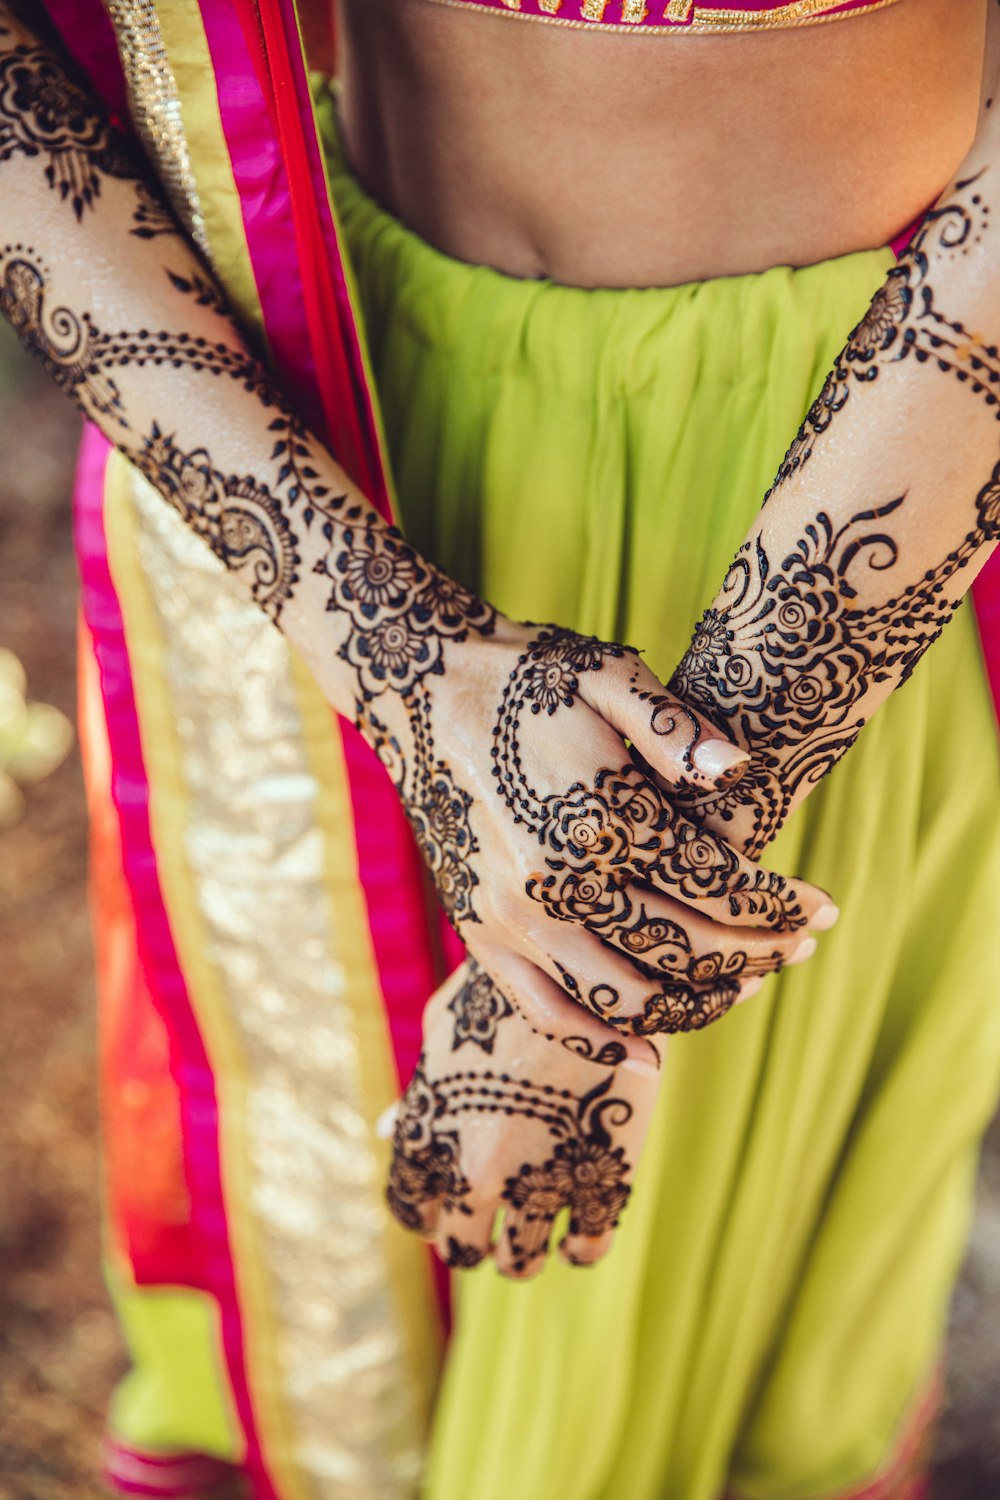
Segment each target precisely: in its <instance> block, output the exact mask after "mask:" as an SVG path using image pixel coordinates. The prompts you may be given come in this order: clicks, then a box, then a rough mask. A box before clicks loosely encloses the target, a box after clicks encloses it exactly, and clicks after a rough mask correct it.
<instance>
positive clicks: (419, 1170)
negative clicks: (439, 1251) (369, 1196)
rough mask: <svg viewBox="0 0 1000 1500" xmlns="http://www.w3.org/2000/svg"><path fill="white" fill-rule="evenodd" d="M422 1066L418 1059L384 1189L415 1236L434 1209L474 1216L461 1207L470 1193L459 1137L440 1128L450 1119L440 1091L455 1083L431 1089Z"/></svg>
mask: <svg viewBox="0 0 1000 1500" xmlns="http://www.w3.org/2000/svg"><path fill="white" fill-rule="evenodd" d="M423 1065H424V1059H423V1055H422V1054H421V1058H420V1061H419V1062H418V1063H417V1067H416V1071H415V1072H414V1075H413V1077H412V1079H411V1080H410V1084H409V1087H408V1088H407V1090H406V1093H405V1094H404V1095H403V1099H402V1104H401V1108H400V1111H399V1116H398V1118H397V1120H396V1128H395V1131H394V1134H393V1155H392V1165H391V1167H390V1170H389V1185H388V1187H387V1189H386V1200H387V1202H388V1204H389V1208H390V1209H391V1210H392V1212H393V1214H394V1215H395V1217H396V1218H397V1219H398V1220H399V1222H400V1223H401V1224H402V1225H403V1226H404V1228H406V1229H413V1230H416V1231H417V1232H418V1233H419V1232H420V1231H421V1230H422V1229H423V1227H424V1216H423V1215H424V1210H425V1209H426V1208H427V1206H428V1205H430V1204H432V1203H440V1204H441V1206H442V1207H443V1208H445V1209H447V1210H449V1211H451V1210H455V1211H457V1212H458V1213H465V1214H471V1212H472V1210H471V1209H470V1208H469V1206H468V1204H467V1203H466V1202H465V1201H464V1200H465V1199H466V1198H467V1197H468V1195H469V1191H470V1188H469V1183H468V1181H467V1180H466V1178H465V1177H464V1176H463V1174H462V1171H461V1167H460V1164H459V1163H460V1154H459V1138H458V1132H457V1130H449V1129H444V1128H442V1124H441V1122H442V1121H443V1120H445V1119H446V1118H447V1117H448V1114H449V1102H450V1101H449V1097H448V1094H447V1092H444V1091H443V1090H445V1089H447V1087H448V1085H449V1084H453V1083H454V1079H442V1080H441V1081H440V1083H439V1084H431V1083H429V1082H428V1080H427V1076H426V1074H425V1073H424V1066H423ZM461 1076H462V1075H455V1077H456V1078H458V1077H461ZM470 1076H471V1075H470Z"/></svg>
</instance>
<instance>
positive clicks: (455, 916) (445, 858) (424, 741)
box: [357, 692, 479, 926]
mask: <svg viewBox="0 0 1000 1500" xmlns="http://www.w3.org/2000/svg"><path fill="white" fill-rule="evenodd" d="M410 710H411V721H410V722H411V726H412V728H413V738H414V751H413V756H412V758H410V759H409V760H408V759H407V758H406V756H404V754H403V752H402V749H401V747H400V744H399V741H398V740H397V739H396V737H395V736H394V735H392V734H390V733H389V731H388V729H387V728H386V726H385V725H384V724H383V723H382V721H381V720H380V719H379V718H378V717H377V716H376V715H375V713H374V712H373V711H372V709H371V707H370V706H367V707H366V706H365V705H361V706H360V707H359V714H358V721H357V722H358V727H359V729H360V730H361V732H362V734H363V735H364V736H365V738H366V739H367V741H368V743H369V744H370V745H371V747H372V749H373V750H374V751H375V753H376V755H377V756H378V758H379V760H380V761H381V762H382V764H383V765H384V766H385V768H386V770H387V771H388V773H389V775H390V776H391V778H392V781H393V785H394V786H395V787H396V790H397V792H398V793H399V796H400V800H401V801H402V804H403V808H404V810H405V812H406V815H407V817H408V818H409V821H410V826H411V828H412V829H413V832H414V836H415V837H416V840H417V845H418V847H419V849H420V852H421V854H422V855H423V857H424V862H425V863H426V865H427V867H428V869H429V870H430V873H431V877H432V878H433V880H434V884H435V886H436V888H437V892H438V896H439V897H440V900H441V905H442V906H443V908H444V910H445V913H446V915H447V916H448V918H449V919H450V920H451V921H452V922H454V923H455V925H456V926H459V925H460V924H461V923H463V922H478V921H479V917H478V916H477V915H476V911H475V907H474V904H473V892H474V890H475V888H476V886H478V884H479V877H478V875H477V874H476V872H475V870H474V869H473V867H472V863H471V856H472V855H473V854H476V853H478V850H479V845H478V843H477V842H476V838H475V835H474V834H473V832H472V827H471V824H470V822H469V809H470V808H471V806H472V798H471V797H470V796H469V794H468V792H466V791H464V790H463V788H462V787H460V786H459V785H458V783H457V782H456V781H455V778H454V776H453V775H452V773H451V771H450V769H449V768H448V766H447V764H446V763H445V762H444V761H443V760H441V759H439V758H437V757H436V756H435V753H434V737H433V735H432V733H431V713H430V702H429V700H428V698H427V695H426V693H425V692H413V693H412V694H411V697H410Z"/></svg>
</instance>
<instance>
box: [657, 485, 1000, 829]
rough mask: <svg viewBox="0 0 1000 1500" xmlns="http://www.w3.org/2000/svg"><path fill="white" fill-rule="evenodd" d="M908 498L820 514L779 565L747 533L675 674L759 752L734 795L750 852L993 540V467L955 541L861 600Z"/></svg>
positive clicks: (914, 658) (731, 807)
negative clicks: (913, 572) (747, 812)
mask: <svg viewBox="0 0 1000 1500" xmlns="http://www.w3.org/2000/svg"><path fill="white" fill-rule="evenodd" d="M905 501H906V497H905V496H899V497H897V498H895V499H893V500H891V501H889V502H888V503H887V504H885V505H882V506H878V507H875V508H873V509H871V510H865V511H860V512H858V514H856V515H854V516H852V517H851V519H850V520H849V521H848V522H847V523H846V524H845V525H843V526H841V527H840V528H839V529H835V528H834V526H833V524H832V522H831V521H830V518H829V516H827V515H826V513H825V512H823V511H821V512H820V513H819V515H818V516H817V517H816V520H815V522H813V523H812V524H811V525H809V526H808V527H806V530H805V534H804V535H803V536H802V537H801V538H800V540H799V542H798V545H797V546H796V547H795V548H794V549H793V550H792V551H791V552H790V553H789V554H788V556H786V557H785V558H783V559H781V561H780V562H778V563H777V564H776V565H775V564H774V563H773V562H772V559H771V558H770V557H769V555H768V552H767V550H766V548H765V547H764V544H763V543H762V541H761V540H760V538H759V537H756V538H754V539H753V540H752V541H749V542H746V543H744V546H743V547H742V549H741V551H740V553H739V555H738V556H737V558H736V560H735V562H734V563H733V565H732V567H731V568H730V570H729V573H728V574H727V577H726V581H725V583H724V585H723V589H722V593H721V596H720V603H719V604H717V605H714V606H713V607H712V608H710V609H709V610H707V611H706V613H705V615H704V616H703V617H702V620H701V623H700V624H699V626H698V629H697V631H696V632H695V636H694V639H693V641H692V643H691V646H690V647H689V648H688V651H687V653H686V655H685V656H684V658H683V660H682V661H681V664H680V666H679V667H678V669H677V671H676V673H675V674H674V677H673V681H672V685H673V687H674V689H675V691H676V692H677V693H678V694H680V695H682V696H683V697H684V698H685V699H686V700H687V701H688V702H690V703H694V704H697V705H698V706H699V707H700V708H701V709H702V710H703V712H705V713H706V714H709V715H711V716H712V717H714V718H715V719H716V720H717V721H718V722H719V723H720V724H725V725H728V726H729V727H730V729H731V730H732V731H734V732H735V733H736V735H737V736H738V738H739V739H740V741H741V742H742V743H744V744H745V745H746V746H747V747H748V748H749V749H750V750H752V751H753V754H754V763H753V767H752V769H751V771H750V772H749V773H748V775H747V776H746V777H744V779H743V780H742V781H741V783H740V788H739V805H740V806H742V807H746V805H747V803H748V801H749V802H752V804H753V808H754V826H753V837H752V841H751V844H750V847H751V851H752V852H759V851H760V850H761V849H763V847H764V846H765V844H766V843H767V842H768V841H769V840H770V839H771V837H773V835H774V834H775V833H776V832H777V830H778V828H779V827H780V826H781V824H782V822H783V820H784V818H785V816H786V814H787V811H788V808H789V806H790V805H791V803H792V801H793V800H794V798H795V795H796V793H797V792H798V791H799V789H800V788H801V787H802V786H803V784H812V783H814V782H817V781H819V780H820V779H821V777H822V776H824V775H825V774H826V772H827V771H828V770H830V769H831V767H832V766H833V765H834V764H835V763H836V761H838V760H839V759H840V757H841V756H842V755H844V754H845V752H846V751H847V750H848V749H849V748H850V746H851V745H852V744H853V743H854V741H855V739H856V738H857V736H858V734H859V733H860V732H861V729H862V728H863V726H864V723H865V716H864V706H865V696H866V694H867V693H868V691H869V688H870V687H871V686H873V685H874V684H877V683H882V682H886V681H892V682H893V683H894V684H901V683H902V682H905V681H906V679H907V678H908V677H909V676H910V674H911V673H912V671H913V669H914V667H915V666H916V665H917V662H918V661H919V660H920V658H921V657H922V656H923V654H924V652H925V651H926V650H927V649H928V647H929V646H931V645H932V644H933V642H934V641H935V640H936V639H937V637H938V636H939V635H940V633H941V631H942V630H943V629H944V627H945V625H946V624H947V623H948V621H949V620H950V619H951V617H952V615H953V614H954V612H955V610H956V609H957V608H958V605H959V603H960V602H961V599H962V597H963V594H964V588H961V587H960V588H957V589H956V588H949V584H950V583H951V582H952V580H954V579H955V578H956V576H957V575H958V574H960V573H961V571H962V569H964V568H965V567H967V566H968V564H969V563H970V562H971V560H972V558H973V557H974V555H975V553H976V552H977V551H978V549H979V548H980V547H981V546H982V544H983V543H984V542H989V541H996V540H998V539H1000V464H998V465H997V467H996V468H995V469H994V471H993V474H992V475H991V477H990V479H989V480H988V481H987V483H986V484H985V485H984V486H983V488H982V489H981V490H980V491H979V494H978V495H977V496H976V501H975V509H974V524H973V527H972V529H971V530H970V531H969V532H968V533H967V534H966V536H965V538H964V539H963V540H962V542H961V544H960V545H959V546H958V547H956V548H955V549H954V551H952V552H950V553H949V554H948V555H947V557H945V558H943V559H942V560H941V562H940V563H939V564H938V565H937V566H936V567H935V568H931V569H927V570H926V571H925V572H924V573H923V574H922V576H921V577H920V578H919V579H918V580H917V581H915V582H913V583H905V584H903V583H901V586H900V587H899V590H898V593H895V594H893V595H891V596H890V597H889V598H887V599H886V601H885V602H884V603H883V604H878V605H868V606H865V607H861V606H859V605H858V604H856V603H855V602H854V601H855V600H856V597H857V589H856V587H855V585H854V582H853V579H854V578H855V576H856V575H857V573H858V571H859V570H861V569H867V570H869V571H871V570H874V571H877V572H880V573H891V572H892V570H893V569H894V568H895V567H896V566H897V563H898V555H899V552H898V546H897V544H896V542H895V540H894V538H893V536H892V533H891V530H890V529H889V527H890V525H891V522H892V518H893V517H894V516H895V515H896V514H898V513H899V512H900V510H901V508H902V507H903V506H904V505H905ZM690 805H691V806H692V809H693V810H694V811H695V812H696V813H697V814H699V815H702V816H706V815H709V814H714V815H718V816H721V817H722V818H723V819H726V820H729V819H731V818H732V816H733V815H734V812H735V811H736V807H737V802H736V799H735V797H734V795H733V794H732V793H731V792H726V791H723V792H722V793H721V794H701V795H698V796H697V797H694V798H691V799H690Z"/></svg>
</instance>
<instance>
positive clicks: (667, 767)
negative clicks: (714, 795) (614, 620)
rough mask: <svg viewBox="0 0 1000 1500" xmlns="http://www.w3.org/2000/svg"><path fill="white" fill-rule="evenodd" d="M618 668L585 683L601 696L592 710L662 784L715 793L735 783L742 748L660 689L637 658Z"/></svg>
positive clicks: (745, 760) (743, 760)
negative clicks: (618, 669) (623, 740)
mask: <svg viewBox="0 0 1000 1500" xmlns="http://www.w3.org/2000/svg"><path fill="white" fill-rule="evenodd" d="M622 665H623V666H624V667H625V668H626V670H624V671H622V672H616V673H610V672H608V673H600V674H598V678H600V677H604V679H605V680H604V682H603V683H602V682H600V681H597V682H594V683H592V684H589V686H590V687H591V689H592V691H593V689H595V688H596V689H597V692H598V693H600V696H601V700H602V701H601V703H600V704H599V705H597V704H595V707H599V711H600V712H601V713H602V714H603V715H604V717H605V718H606V719H607V721H608V723H609V724H611V725H612V726H613V727H614V728H615V729H617V731H618V733H619V734H620V735H622V736H623V738H625V739H627V740H630V741H631V743H632V744H633V746H634V747H635V749H636V750H637V751H638V752H639V754H640V755H641V756H642V758H643V759H644V760H646V761H648V763H649V765H650V766H651V767H652V768H653V770H654V771H657V772H658V773H659V774H660V775H661V776H662V777H663V779H664V781H665V782H666V783H667V785H669V786H691V787H698V788H699V789H705V788H716V789H718V788H722V787H727V786H732V785H733V783H734V782H737V781H738V780H739V779H740V777H741V776H742V775H743V773H744V771H745V770H746V768H747V766H748V765H749V764H750V755H749V753H748V752H747V751H746V750H743V749H741V747H740V746H739V745H734V744H733V743H732V741H731V740H729V739H728V738H727V737H726V735H725V734H723V733H722V732H721V731H720V730H718V729H716V727H715V725H714V724H713V723H712V722H711V721H710V720H709V719H707V718H705V716H704V715H703V714H700V713H699V712H698V711H697V710H696V709H693V708H689V707H688V705H687V704H686V703H684V702H683V700H682V699H680V698H678V697H677V696H676V694H674V693H671V692H670V691H669V689H668V688H665V687H664V686H663V683H662V682H661V681H660V680H659V678H658V677H656V676H655V675H654V673H653V672H651V671H650V669H649V668H648V667H647V666H646V664H645V662H643V661H640V660H639V659H638V657H632V658H631V659H630V660H629V661H628V662H627V663H623V664H622ZM602 689H603V691H602Z"/></svg>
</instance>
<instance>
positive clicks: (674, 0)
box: [429, 0, 900, 36]
mask: <svg viewBox="0 0 1000 1500" xmlns="http://www.w3.org/2000/svg"><path fill="white" fill-rule="evenodd" d="M429 3H430V4H432V5H447V6H449V7H451V8H452V9H456V10H473V11H479V12H481V13H482V14H483V15H487V16H509V15H512V14H513V15H515V16H516V19H517V20H519V21H538V22H540V23H541V24H542V25H543V26H573V27H575V28H576V29H577V30H578V31H605V32H607V31H618V32H623V33H624V32H628V33H630V34H631V35H632V36H707V35H711V34H712V33H717V34H719V35H721V34H723V33H733V32H739V31H744V32H750V31H767V30H774V31H777V30H779V29H781V28H791V27H794V26H823V25H826V24H828V23H831V22H835V21H849V20H851V18H852V17H854V16H870V15H872V14H874V12H875V11H877V10H886V9H887V8H888V7H889V6H890V5H898V4H899V3H900V0H872V3H871V4H870V5H866V6H865V7H864V9H863V10H840V11H836V12H833V13H831V12H830V11H829V6H830V5H831V4H836V3H837V0H793V3H792V4H791V5H783V6H781V8H780V10H777V11H712V10H711V9H708V8H706V7H704V6H702V7H699V8H698V9H696V10H695V11H694V14H693V16H692V19H691V22H690V24H689V25H687V26H684V25H678V24H677V21H674V22H673V24H670V25H660V24H657V23H656V22H654V23H653V24H652V25H651V26H637V25H635V24H634V23H633V24H626V25H623V24H622V23H621V22H620V21H599V20H597V19H596V18H595V19H594V20H582V21H575V20H573V19H572V18H571V17H569V16H559V15H555V14H551V15H544V16H539V15H534V14H533V13H532V12H530V11H525V10H518V11H516V12H512V11H510V10H498V9H497V8H496V6H495V5H489V4H487V3H485V0H429ZM507 3H508V0H503V4H504V5H506V4H507ZM538 3H539V5H541V6H542V8H543V9H544V10H546V11H548V10H550V8H551V7H552V3H553V0H548V3H546V0H538ZM562 3H563V0H558V4H559V5H560V6H561V5H562ZM586 3H587V4H589V5H593V6H596V5H597V4H599V3H601V0H586ZM626 3H629V0H626ZM669 3H670V4H671V5H678V6H679V5H682V4H683V5H685V6H686V7H688V10H687V11H686V12H685V13H684V17H682V19H683V18H686V16H687V15H688V14H690V11H691V7H692V6H693V4H694V0H669ZM840 3H843V0H840ZM518 4H520V0H518ZM607 5H608V0H603V4H602V10H603V9H606V8H607ZM823 6H825V7H827V12H826V14H817V11H818V10H819V9H820V8H821V7H823ZM669 14H670V13H669V11H668V12H666V15H667V16H668V17H669ZM720 17H722V18H723V19H722V20H721V21H720V19H719V18H720ZM737 18H738V19H737Z"/></svg>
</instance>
